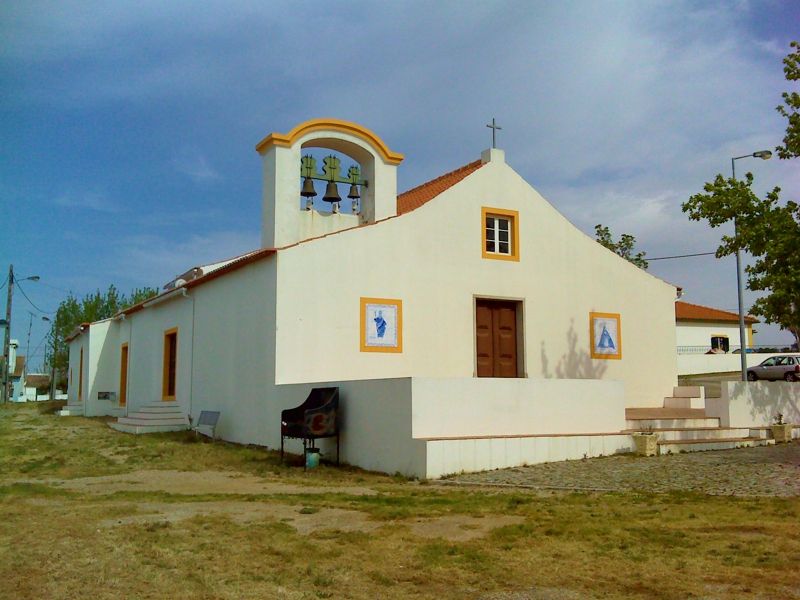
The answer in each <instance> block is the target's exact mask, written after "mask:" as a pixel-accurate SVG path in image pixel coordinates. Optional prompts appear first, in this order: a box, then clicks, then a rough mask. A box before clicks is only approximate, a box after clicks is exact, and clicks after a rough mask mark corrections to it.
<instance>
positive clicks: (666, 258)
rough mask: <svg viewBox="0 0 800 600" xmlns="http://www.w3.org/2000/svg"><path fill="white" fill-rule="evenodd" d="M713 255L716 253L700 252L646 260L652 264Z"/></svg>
mask: <svg viewBox="0 0 800 600" xmlns="http://www.w3.org/2000/svg"><path fill="white" fill-rule="evenodd" d="M712 254H716V252H698V253H696V254H676V255H675V256H659V257H656V258H647V257H645V260H646V261H647V262H650V261H651V260H670V259H673V258H690V257H692V256H710V255H712Z"/></svg>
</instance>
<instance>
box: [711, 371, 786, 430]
mask: <svg viewBox="0 0 800 600" xmlns="http://www.w3.org/2000/svg"><path fill="white" fill-rule="evenodd" d="M723 385H724V384H723ZM739 397H745V398H748V400H749V404H750V416H751V417H753V421H754V422H756V423H758V422H761V423H764V424H770V423H773V422H774V421H775V417H776V416H777V414H778V413H781V414H782V415H783V419H784V421H785V422H787V423H794V424H800V384H799V383H796V382H795V383H791V382H783V381H774V382H757V383H746V382H744V381H738V382H736V383H734V384H733V385H731V386H730V394H729V398H731V399H733V398H739Z"/></svg>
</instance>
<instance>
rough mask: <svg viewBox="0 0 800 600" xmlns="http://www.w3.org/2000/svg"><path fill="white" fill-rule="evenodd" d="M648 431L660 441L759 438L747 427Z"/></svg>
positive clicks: (631, 431)
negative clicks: (654, 434) (656, 435)
mask: <svg viewBox="0 0 800 600" xmlns="http://www.w3.org/2000/svg"><path fill="white" fill-rule="evenodd" d="M635 431H636V430H630V431H628V432H625V433H634V432H635ZM646 431H652V432H653V433H656V434H658V439H659V440H661V441H672V440H701V439H718V438H726V439H736V438H753V437H758V436H755V435H751V431H750V429H748V428H746V427H690V428H686V427H674V428H670V429H652V430H646Z"/></svg>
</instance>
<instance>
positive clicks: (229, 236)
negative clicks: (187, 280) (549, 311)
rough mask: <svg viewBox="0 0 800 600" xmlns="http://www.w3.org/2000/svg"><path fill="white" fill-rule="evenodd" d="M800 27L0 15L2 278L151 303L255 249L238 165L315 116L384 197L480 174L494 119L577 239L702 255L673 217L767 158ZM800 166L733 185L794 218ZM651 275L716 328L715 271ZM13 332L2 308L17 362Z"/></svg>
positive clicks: (779, 338) (293, 13)
mask: <svg viewBox="0 0 800 600" xmlns="http://www.w3.org/2000/svg"><path fill="white" fill-rule="evenodd" d="M798 23H800V4H799V3H797V2H796V1H793V0H786V1H783V2H781V1H769V0H765V1H761V2H748V1H739V2H719V3H716V2H645V1H631V2H624V1H614V2H611V1H600V0H596V1H565V2H541V1H535V0H528V1H526V2H499V1H490V0H483V1H480V2H475V1H461V2H435V3H434V2H404V1H395V2H377V1H372V2H277V1H259V2H255V1H254V2H231V1H226V2H219V3H215V2H202V3H198V2H181V1H178V0H171V1H170V2H164V1H163V0H159V1H157V2H147V1H137V2H106V1H103V2H89V1H87V2H77V3H76V2H63V1H62V2H53V3H50V2H36V1H31V0H24V1H14V0H11V1H6V2H3V3H2V6H0V38H2V39H3V43H2V44H1V45H0V135H1V136H2V144H1V145H0V153H2V154H1V158H0V211H1V212H0V227H2V234H0V268H1V269H2V270H3V271H4V270H5V269H7V268H8V264H9V263H12V262H13V264H14V267H15V271H16V274H17V276H18V277H25V276H27V275H33V274H36V275H40V276H41V280H40V281H39V282H38V283H36V282H26V283H23V284H22V285H23V289H24V291H25V292H26V293H27V295H28V296H29V297H30V299H31V300H32V302H33V304H35V305H36V306H37V307H38V308H40V309H42V310H45V311H52V310H55V308H56V306H57V305H58V302H59V301H60V299H61V298H62V297H63V296H64V295H65V293H66V292H67V291H72V292H74V293H75V294H77V295H79V296H80V295H83V294H86V293H89V292H92V291H94V290H96V289H97V288H100V289H105V288H106V287H107V286H108V284H110V283H114V284H115V285H117V286H118V287H119V288H121V289H122V290H123V291H128V290H130V289H131V288H133V287H137V286H143V285H150V286H161V285H163V284H164V283H165V282H166V281H168V280H169V279H171V278H172V277H173V276H174V275H176V274H178V273H180V272H182V271H184V270H185V269H187V268H188V267H190V266H194V265H197V264H202V263H206V262H211V261H214V260H217V259H220V258H224V257H228V256H232V255H236V254H239V253H241V252H244V251H247V250H251V249H254V248H256V247H257V246H258V245H259V236H260V233H259V229H258V228H259V223H260V213H261V207H260V194H261V189H260V188H261V166H260V160H259V156H258V155H257V153H256V152H255V150H254V145H255V144H256V143H257V142H258V141H259V140H260V139H261V138H262V137H263V136H264V135H266V134H268V133H270V132H272V131H279V132H285V131H288V130H289V129H291V128H292V127H293V126H294V125H296V124H297V123H299V122H301V121H304V120H306V119H309V118H315V117H322V116H329V117H336V118H341V119H347V120H353V121H356V122H359V123H361V124H363V125H366V126H367V127H369V128H370V129H372V130H374V131H375V132H377V133H378V135H380V136H381V137H382V138H383V139H384V140H385V141H386V142H387V143H388V145H389V146H390V147H391V148H392V149H393V150H396V151H398V152H402V153H404V154H405V156H406V160H405V162H404V163H403V164H402V165H401V168H400V172H399V187H400V189H401V190H405V189H408V188H410V187H413V186H414V185H417V184H419V183H422V182H424V181H426V180H428V179H430V178H432V177H435V176H437V175H439V174H441V173H443V172H445V171H448V170H451V169H454V168H456V167H459V166H461V165H463V164H466V163H468V162H470V161H472V160H474V159H476V158H477V157H478V156H479V154H480V152H481V150H483V149H485V148H486V147H488V146H489V145H490V143H491V132H490V130H488V129H487V128H486V127H485V124H486V123H487V122H489V121H491V119H492V117H496V118H497V121H498V123H499V124H500V125H501V126H502V127H503V130H502V131H501V132H500V133H499V139H498V146H499V147H501V148H503V149H505V151H506V156H507V160H508V162H509V164H510V165H511V166H512V167H513V168H515V169H516V170H517V171H518V172H519V173H520V174H521V175H522V176H523V177H524V178H525V179H527V180H528V181H529V182H530V183H531V184H532V185H533V186H534V187H535V188H537V189H538V190H539V191H540V192H541V193H542V194H543V195H544V196H545V198H547V199H548V200H549V201H550V202H551V203H552V204H553V205H555V206H556V208H558V209H559V210H560V211H561V212H563V213H564V214H565V215H566V216H567V217H568V218H569V219H570V220H571V221H572V222H573V223H575V225H576V226H578V227H579V228H580V229H582V230H583V231H585V232H587V233H589V234H592V233H593V229H594V225H595V224H597V223H603V224H605V225H608V226H609V227H611V229H612V231H613V232H614V233H615V235H616V236H618V235H619V234H621V233H623V232H624V233H631V234H633V235H635V236H636V238H637V240H638V246H639V247H640V249H642V250H645V251H646V252H647V254H648V256H649V257H660V256H669V255H676V254H689V253H696V252H709V251H713V250H715V249H716V246H717V242H718V240H719V237H720V234H721V232H720V231H719V230H710V229H709V228H708V227H707V226H706V225H704V224H701V223H694V222H690V221H689V220H688V219H687V218H686V217H685V216H684V215H683V213H682V212H681V210H680V205H681V202H683V201H685V200H686V199H687V198H688V197H689V196H690V195H691V194H692V193H695V192H697V191H699V190H700V189H701V188H702V185H703V183H704V182H705V181H708V180H711V179H713V177H714V176H715V175H716V174H717V173H719V172H722V173H725V174H726V175H728V174H729V171H730V158H731V157H732V156H738V155H742V154H748V153H751V152H753V151H755V150H760V149H764V148H774V147H775V146H776V145H777V144H779V143H780V142H781V139H782V137H783V133H784V130H785V122H784V120H783V119H782V118H781V117H780V116H779V115H778V114H777V112H776V111H775V106H777V105H778V104H779V103H780V101H781V92H783V91H786V90H787V89H788V84H787V83H786V82H785V80H784V76H783V71H782V63H781V59H782V57H783V56H785V55H786V54H787V53H788V50H789V42H790V41H791V40H792V39H797V38H798V37H800V29H798ZM799 164H800V163H798V161H797V160H795V161H781V160H778V159H777V158H773V159H772V160H769V161H761V160H757V159H749V160H742V161H739V162H738V163H737V169H738V170H739V173H741V174H744V172H745V171H747V170H751V171H752V172H753V173H754V175H755V176H756V190H757V191H759V192H763V191H765V190H767V189H770V188H772V187H773V186H780V187H781V188H782V190H783V197H784V198H794V199H800V169H798V165H799ZM650 271H651V272H652V273H654V274H655V275H657V276H659V277H662V278H664V279H667V280H668V281H670V282H674V283H676V284H678V285H681V286H683V287H684V288H685V289H686V296H685V299H686V300H687V301H689V302H696V303H700V304H708V305H712V306H716V307H720V308H728V309H734V310H735V308H736V277H735V265H734V261H733V259H724V260H717V259H715V258H713V257H698V258H690V259H683V260H671V261H657V262H653V263H652V264H651V268H650ZM3 279H5V272H3V273H2V275H0V281H2V280H3ZM2 294H3V295H4V294H5V291H3V292H2ZM753 298H754V296H752V295H751V294H749V293H747V294H746V298H745V301H746V304H747V306H748V307H749V305H750V304H751V302H752V300H753ZM28 310H32V311H33V310H34V309H33V308H32V306H31V305H30V304H29V303H28V302H27V300H26V299H25V298H24V297H23V296H22V295H21V294H19V293H17V294H15V301H14V319H13V329H12V333H13V336H14V337H16V338H19V339H21V340H23V345H24V340H25V337H26V334H27V328H28V318H29V313H28V312H27V311H28ZM34 312H36V311H34ZM760 331H761V333H760V334H759V336H758V337H757V340H756V341H757V342H760V343H777V342H784V343H785V341H786V340H788V339H790V338H789V336H788V335H787V334H785V333H781V332H779V331H778V330H777V328H774V327H766V326H761V327H760ZM44 334H45V327H44V324H42V323H39V324H36V325H34V329H33V334H32V336H31V340H32V341H31V346H32V347H35V346H36V345H37V343H38V342H39V340H40V339H41V338H42V336H43V335H44ZM32 350H33V348H32ZM38 352H39V355H40V356H39V357H38V358H39V359H40V358H41V352H42V351H41V349H40V350H39V351H38ZM36 360H37V357H34V362H36Z"/></svg>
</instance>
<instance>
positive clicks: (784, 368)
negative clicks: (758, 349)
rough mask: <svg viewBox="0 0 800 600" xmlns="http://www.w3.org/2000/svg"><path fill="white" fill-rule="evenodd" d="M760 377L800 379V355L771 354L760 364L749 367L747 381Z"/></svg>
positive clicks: (771, 379)
mask: <svg viewBox="0 0 800 600" xmlns="http://www.w3.org/2000/svg"><path fill="white" fill-rule="evenodd" d="M759 379H766V380H769V381H777V380H779V379H784V380H786V381H800V356H788V355H780V356H770V357H769V358H768V359H766V360H765V361H764V362H762V363H761V364H760V365H758V366H756V367H750V368H749V369H747V381H758V380H759Z"/></svg>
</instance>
